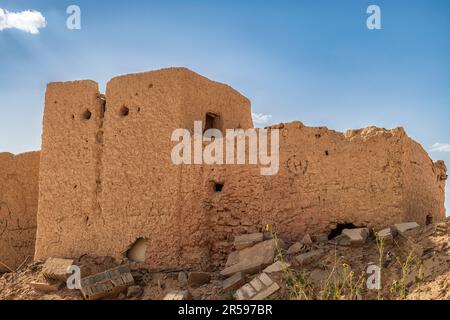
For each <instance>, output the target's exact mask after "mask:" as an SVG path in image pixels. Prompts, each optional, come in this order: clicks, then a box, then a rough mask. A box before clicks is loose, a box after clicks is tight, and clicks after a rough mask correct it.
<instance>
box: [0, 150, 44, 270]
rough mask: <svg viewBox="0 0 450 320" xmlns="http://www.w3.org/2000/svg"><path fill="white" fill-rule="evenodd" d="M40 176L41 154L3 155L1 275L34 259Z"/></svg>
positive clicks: (0, 180) (0, 159) (0, 181)
mask: <svg viewBox="0 0 450 320" xmlns="http://www.w3.org/2000/svg"><path fill="white" fill-rule="evenodd" d="M38 173H39V152H29V153H23V154H19V155H13V154H10V153H0V272H3V271H8V269H15V268H17V267H18V266H19V265H20V264H21V263H22V262H24V261H25V260H26V259H27V257H28V258H29V259H30V260H31V259H32V257H33V254H34V244H35V240H36V215H37V205H38Z"/></svg>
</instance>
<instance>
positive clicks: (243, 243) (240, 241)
mask: <svg viewBox="0 0 450 320" xmlns="http://www.w3.org/2000/svg"><path fill="white" fill-rule="evenodd" d="M263 240H264V235H263V234H262V233H252V234H244V235H241V236H236V237H235V238H234V247H235V248H236V250H242V249H245V248H249V247H251V246H253V245H255V244H257V243H259V242H262V241H263Z"/></svg>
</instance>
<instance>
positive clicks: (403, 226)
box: [393, 222, 420, 233]
mask: <svg viewBox="0 0 450 320" xmlns="http://www.w3.org/2000/svg"><path fill="white" fill-rule="evenodd" d="M393 227H394V228H395V230H397V232H399V233H404V232H406V231H409V230H413V229H416V228H418V227H420V226H419V224H418V223H417V222H405V223H397V224H394V226H393Z"/></svg>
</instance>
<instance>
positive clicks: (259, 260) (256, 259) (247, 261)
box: [220, 239, 279, 276]
mask: <svg viewBox="0 0 450 320" xmlns="http://www.w3.org/2000/svg"><path fill="white" fill-rule="evenodd" d="M278 246H279V242H278V241H277V240H275V239H272V240H267V241H263V242H260V243H258V244H256V245H254V246H253V247H250V248H246V249H244V250H241V251H239V252H238V262H237V263H236V264H234V265H232V266H229V267H226V268H225V269H224V270H222V272H220V274H221V275H223V276H230V275H233V274H235V273H237V272H243V273H245V274H253V273H257V272H259V271H261V270H262V269H264V268H265V267H267V266H269V265H271V264H272V263H273V260H274V259H275V255H276V251H277V248H278Z"/></svg>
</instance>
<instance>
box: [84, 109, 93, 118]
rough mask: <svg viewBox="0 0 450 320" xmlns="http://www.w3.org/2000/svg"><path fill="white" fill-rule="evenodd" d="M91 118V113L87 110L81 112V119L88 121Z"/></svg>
mask: <svg viewBox="0 0 450 320" xmlns="http://www.w3.org/2000/svg"><path fill="white" fill-rule="evenodd" d="M91 117H92V112H91V111H89V110H86V111H85V112H83V115H82V118H83V119H84V120H89V119H91Z"/></svg>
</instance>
